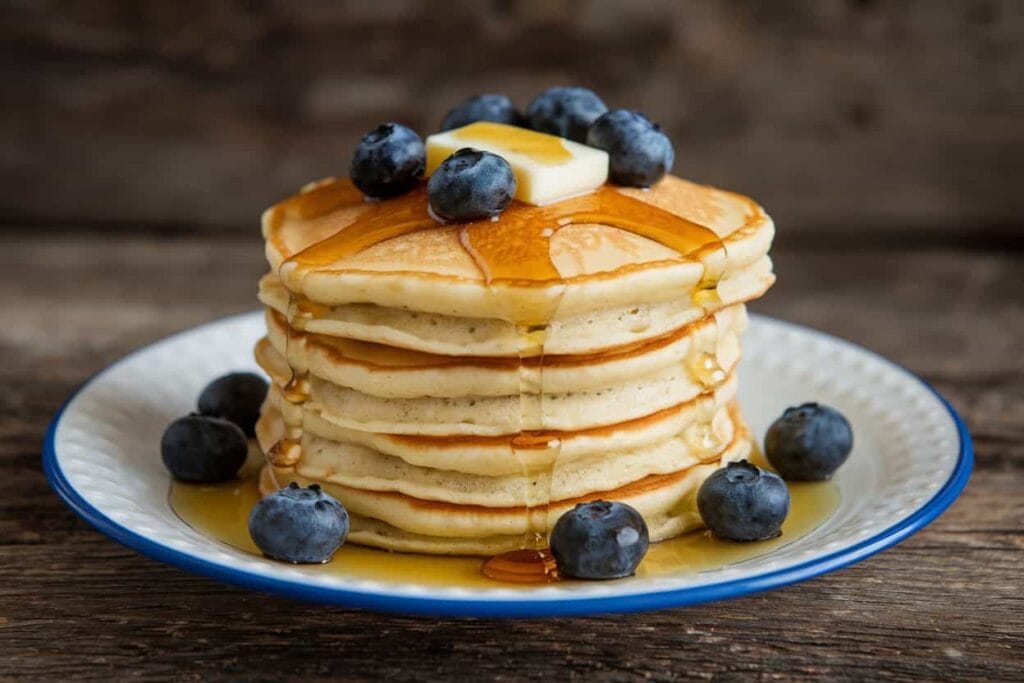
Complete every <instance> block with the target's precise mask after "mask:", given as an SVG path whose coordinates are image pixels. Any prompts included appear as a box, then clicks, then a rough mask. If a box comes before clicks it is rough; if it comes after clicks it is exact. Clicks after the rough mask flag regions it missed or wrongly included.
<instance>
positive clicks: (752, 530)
mask: <svg viewBox="0 0 1024 683" xmlns="http://www.w3.org/2000/svg"><path fill="white" fill-rule="evenodd" d="M697 509H698V510H699V511H700V516H701V518H702V519H703V520H704V524H705V525H706V526H707V527H708V528H709V529H711V531H712V532H713V533H714V534H715V535H716V536H718V537H719V538H725V539H728V540H730V541H761V540H764V539H767V538H772V537H774V536H778V535H779V533H781V529H782V522H783V521H785V519H786V515H788V514H789V489H787V488H786V482H784V481H782V479H781V478H780V477H779V475H777V474H775V473H774V472H768V471H767V470H762V469H759V468H757V467H755V466H754V465H751V464H750V463H748V462H747V461H746V460H740V461H739V462H731V463H729V464H728V465H726V466H725V467H723V468H721V469H718V470H716V471H715V472H713V473H712V474H711V476H709V477H708V478H707V479H705V480H704V483H703V484H701V487H700V489H699V490H698V491H697Z"/></svg>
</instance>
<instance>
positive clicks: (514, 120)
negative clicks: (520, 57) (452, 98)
mask: <svg viewBox="0 0 1024 683" xmlns="http://www.w3.org/2000/svg"><path fill="white" fill-rule="evenodd" d="M476 121H493V122H494V123H507V124H510V125H513V126H518V125H519V124H520V123H521V122H522V116H521V115H520V114H519V112H518V111H516V108H515V107H514V106H513V105H512V100H510V99H509V98H508V97H506V96H505V95H477V96H476V97H470V98H469V99H467V100H463V101H462V102H460V103H459V104H457V105H456V106H454V107H452V109H451V110H450V111H449V112H448V113H447V114H445V116H444V120H443V121H441V130H451V129H452V128H461V127H462V126H468V125H469V124H471V123H474V122H476Z"/></svg>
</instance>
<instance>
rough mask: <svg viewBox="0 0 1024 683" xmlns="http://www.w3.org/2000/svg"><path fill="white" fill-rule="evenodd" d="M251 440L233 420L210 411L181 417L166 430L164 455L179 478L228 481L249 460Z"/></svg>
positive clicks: (162, 449) (161, 444)
mask: <svg viewBox="0 0 1024 683" xmlns="http://www.w3.org/2000/svg"><path fill="white" fill-rule="evenodd" d="M248 454H249V442H248V440H247V439H246V438H245V434H243V433H242V430H241V429H240V428H239V427H238V425H236V424H235V423H233V422H229V421H228V420H225V419H223V418H220V417H212V416H209V415H189V416H187V417H180V418H178V419H177V420H175V421H174V422H172V423H171V424H170V425H168V426H167V429H165V430H164V435H163V438H161V439H160V456H161V457H162V458H163V461H164V465H166V466H167V469H168V471H170V473H171V476H173V477H174V478H175V479H177V480H179V481H189V482H198V483H213V482H217V481H227V480H228V479H231V478H232V477H234V476H235V475H236V474H238V470H239V468H241V466H242V465H243V464H244V463H245V458H246V456H247V455H248Z"/></svg>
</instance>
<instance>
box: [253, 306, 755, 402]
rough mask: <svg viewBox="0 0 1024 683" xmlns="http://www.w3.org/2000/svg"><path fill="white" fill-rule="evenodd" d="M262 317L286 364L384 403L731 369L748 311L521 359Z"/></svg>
mask: <svg viewBox="0 0 1024 683" xmlns="http://www.w3.org/2000/svg"><path fill="white" fill-rule="evenodd" d="M266 319H267V338H268V340H269V341H270V344H271V346H273V349H274V351H276V352H277V353H278V354H279V355H281V356H283V355H284V354H285V351H286V348H287V349H288V354H289V356H290V357H289V359H288V360H289V365H290V366H291V367H294V368H299V369H300V370H303V371H308V372H309V373H310V374H311V375H313V376H315V377H319V378H320V379H324V380H327V381H328V382H331V383H333V384H336V385H338V386H343V387H348V388H351V389H356V390H358V391H361V392H363V393H367V394H370V395H373V396H378V397H382V398H414V397H418V396H434V397H457V396H502V395H506V396H507V395H511V394H518V393H519V391H520V387H521V384H522V382H523V381H524V378H525V381H526V382H528V383H530V384H532V385H539V383H540V382H541V373H542V372H543V383H544V390H545V392H546V393H552V394H557V393H567V392H571V391H581V390H586V389H600V388H606V387H613V386H615V385H616V384H620V383H622V382H624V381H627V380H628V379H629V378H633V377H642V376H646V375H650V374H652V373H655V372H658V371H660V370H664V369H665V368H667V367H671V366H678V365H679V364H681V363H686V364H689V365H691V366H692V365H694V364H697V363H700V362H702V359H704V358H706V357H707V356H709V355H710V356H713V357H714V359H715V363H716V364H717V365H718V366H719V367H724V368H729V367H732V366H733V365H735V363H736V360H737V359H738V357H739V337H740V335H741V334H742V333H743V331H744V330H745V329H746V310H745V309H744V307H743V306H742V305H733V306H729V307H727V308H723V309H721V310H719V311H718V312H717V313H715V314H714V315H711V316H707V317H705V318H702V319H701V320H699V321H696V322H693V323H690V324H689V325H684V326H682V327H681V328H679V329H676V330H671V331H670V332H669V333H667V334H664V335H662V336H660V337H657V338H654V339H651V340H648V341H646V342H640V343H636V344H630V345H626V346H620V347H617V348H613V349H608V350H606V351H604V352H602V353H593V354H584V355H556V354H547V353H546V354H545V355H544V356H542V357H541V356H536V357H533V358H526V359H524V360H523V361H522V362H521V361H520V359H519V358H506V357H481V356H470V355H462V356H446V355H440V354H430V353H424V352H417V351H410V350H407V349H397V348H394V347H391V346H387V345H385V344H374V343H370V342H363V341H357V340H353V339H346V338H343V337H333V336H329V335H326V334H314V333H300V332H295V331H293V330H291V331H290V330H289V329H288V323H287V321H286V319H285V318H284V316H282V315H280V314H279V313H277V312H276V311H274V310H273V309H268V312H267V318H266ZM272 353H273V352H272V351H271V350H270V349H267V348H263V347H261V348H259V349H258V350H257V358H262V359H263V360H261V361H260V362H261V364H266V365H267V366H268V368H269V367H273V366H275V365H279V363H277V362H276V361H273V360H272V359H270V358H266V356H269V355H271V354H272Z"/></svg>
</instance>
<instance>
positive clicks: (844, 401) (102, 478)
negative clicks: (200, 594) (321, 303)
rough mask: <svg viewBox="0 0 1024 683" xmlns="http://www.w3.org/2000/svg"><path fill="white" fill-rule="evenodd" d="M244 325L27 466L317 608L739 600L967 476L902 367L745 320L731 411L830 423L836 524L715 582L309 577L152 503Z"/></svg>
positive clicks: (228, 327)
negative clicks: (823, 414)
mask: <svg viewBox="0 0 1024 683" xmlns="http://www.w3.org/2000/svg"><path fill="white" fill-rule="evenodd" d="M262 333H263V319H262V315H261V314H259V313H251V314H246V315H242V316H236V317H233V318H227V319H225V320H220V321H217V322H214V323H210V324H207V325H203V326H201V327H198V328H196V329H192V330H188V331H185V332H182V333H180V334H178V335H175V336H173V337H170V338H168V339H164V340H162V341H160V342H157V343H156V344H153V345H152V346H149V347H146V348H144V349H141V350H140V351H137V352H135V353H133V354H131V355H129V356H127V357H126V358H124V359H122V360H120V361H119V362H117V363H115V364H114V365H112V366H111V367H109V368H107V369H106V370H104V371H103V372H101V373H99V374H98V375H96V376H95V377H93V378H92V379H91V380H89V381H88V382H87V383H86V384H85V385H84V386H83V387H82V388H81V389H79V390H78V392H77V393H75V394H74V395H73V396H72V397H71V398H70V399H68V401H67V402H66V403H65V405H64V406H63V407H62V408H61V410H60V411H59V412H58V413H57V415H56V416H55V417H54V419H53V422H52V424H51V425H50V429H49V431H48V433H47V439H46V445H45V450H44V454H43V460H44V467H45V470H46V473H47V477H48V478H49V479H50V482H51V484H52V485H53V487H54V489H55V490H56V491H57V493H58V494H59V495H60V496H61V497H62V498H63V499H64V500H65V501H66V502H67V503H68V504H69V505H70V506H71V507H72V508H73V509H74V510H75V511H76V512H77V513H78V514H79V515H81V516H82V517H83V518H85V519H86V520H87V521H89V522H90V523H91V524H92V525H93V526H95V527H96V528H97V529H99V530H100V531H102V532H103V533H105V534H107V535H108V536H110V537H111V538H114V539H116V540H118V541H120V542H121V543H124V544H125V545H127V546H129V547H131V548H134V549H135V550H137V551H139V552H140V553H143V554H144V555H148V556H150V557H153V558H155V559H158V560H161V561H164V562H167V563H169V564H173V565H175V566H178V567H181V568H183V569H186V570H189V571H194V572H197V573H200V574H205V575H207V576H210V577H213V578H215V579H218V580H221V581H225V582H228V583H233V584H237V585H241V586H246V587H251V588H256V589H259V590H266V591H271V592H275V593H281V594H285V595H290V596H294V597H298V598H303V599H307V600H314V601H318V602H327V603H338V604H345V605H350V606H356V607H364V608H367V609H378V610H386V611H396V612H405V613H419V614H433V615H445V616H507V617H512V616H556V615H568V614H588V613H597V612H624V611H635V610H644V609H661V608H665V607H674V606H680V605H688V604H693V603H697V602H704V601H708V600H717V599H722V598H728V597H735V596H738V595H744V594H746V593H750V592H753V591H758V590H764V589H767V588H772V587H775V586H780V585H784V584H788V583H792V582H794V581H800V580H804V579H808V578H811V577H813V576H817V575H819V574H822V573H824V572H827V571H831V570H833V569H837V568H840V567H843V566H846V565H848V564H850V563H852V562H856V561H857V560H860V559H862V558H864V557H867V556H868V555H871V554H873V553H875V552H878V551H879V550H882V549H883V548H886V547H888V546H891V545H893V544H895V543H897V542H899V541H900V540H902V539H903V538H905V537H907V536H909V535H910V534H912V533H914V532H915V531H917V530H918V529H920V528H922V527H923V526H925V525H926V524H927V523H928V522H930V521H931V520H933V519H935V518H936V517H937V516H938V515H939V514H940V513H941V512H942V511H943V510H945V509H946V507H948V506H949V504H950V503H952V502H953V500H954V499H955V498H956V497H957V495H959V493H960V491H961V490H962V489H963V487H964V485H965V484H966V483H967V478H968V476H969V475H970V470H971V460H972V454H971V443H970V437H969V435H968V433H967V429H966V427H965V425H964V423H963V421H962V420H961V419H960V418H959V416H957V414H956V413H955V412H954V411H953V409H952V408H951V407H950V406H949V404H948V403H947V402H946V401H945V400H944V399H943V398H942V397H941V396H940V395H939V394H938V393H936V392H935V390H934V389H932V388H931V387H929V386H928V385H927V384H925V383H924V382H923V381H922V380H920V379H919V378H917V377H915V376H914V375H913V374H911V373H910V372H908V371H907V370H905V369H903V368H901V367H899V366H897V365H895V364H893V363H891V362H890V361H887V360H885V359H884V358H881V357H880V356H877V355H875V354H873V353H871V352H869V351H866V350H864V349H862V348H859V347H857V346H854V345H852V344H850V343H848V342H844V341H841V340H839V339H836V338H834V337H830V336H828V335H825V334H822V333H820V332H816V331H813V330H810V329H807V328H802V327H797V326H795V325H792V324H788V323H783V322H780V321H777V320H772V319H769V318H764V317H760V316H751V321H750V329H749V332H748V333H747V336H746V338H745V348H744V358H745V360H744V361H743V364H742V367H741V370H740V400H741V404H742V407H743V411H744V415H745V416H746V417H747V419H748V420H749V422H750V424H751V427H752V428H753V430H754V433H755V434H757V435H763V434H764V431H765V430H766V429H767V427H768V425H769V424H770V423H771V422H772V420H774V419H775V417H777V416H778V415H780V414H781V413H782V411H783V410H784V409H785V408H786V407H787V406H790V405H795V404H799V403H803V402H806V401H809V400H816V401H820V402H823V403H827V404H829V405H832V406H835V407H836V408H838V409H839V410H841V411H842V412H843V413H844V414H845V415H846V416H847V417H848V418H849V420H850V422H851V423H852V424H853V427H854V433H855V439H854V440H855V442H856V445H855V448H854V451H853V453H852V454H851V456H850V459H849V460H848V461H847V463H846V464H845V465H844V466H843V467H842V468H841V469H840V470H839V472H838V473H837V474H836V477H835V480H834V481H835V482H836V484H837V485H838V486H839V488H840V491H841V496H842V497H841V502H840V504H839V507H838V509H837V510H836V512H835V513H834V514H833V515H832V516H831V517H830V518H829V519H828V520H827V521H826V522H825V523H824V524H822V525H821V526H819V527H818V528H817V529H815V530H814V531H812V532H810V533H809V534H807V535H805V536H803V537H801V538H799V539H796V540H795V541H793V542H791V543H788V544H785V545H783V546H780V547H777V548H775V549H773V550H771V551H770V552H768V553H767V554H765V555H762V556H760V557H757V558H754V559H752V560H747V561H744V562H739V563H736V564H734V565H729V566H726V567H722V568H720V569H715V570H710V571H704V572H698V573H689V574H680V575H678V576H673V575H669V576H659V577H656V578H633V579H629V580H624V581H612V582H593V583H582V584H581V583H575V582H574V583H571V584H570V583H566V584H553V585H547V586H542V587H537V588H535V589H530V590H528V591H524V590H523V589H522V588H515V589H512V588H507V587H503V586H501V585H500V584H496V585H495V587H494V588H487V589H484V588H474V589H470V588H444V587H440V588H439V587H437V586H426V585H417V584H416V583H403V584H395V583H385V582H382V581H373V580H366V579H365V578H358V577H347V576H338V575H333V574H327V573H324V572H317V571H316V568H315V567H313V568H311V567H301V566H292V565H286V564H281V563H277V562H273V561H270V560H267V559H264V558H261V557H257V556H254V555H251V554H247V553H245V552H242V551H239V550H235V549H233V548H231V547H228V546H226V545H223V544H221V543H219V542H217V541H215V540H213V539H211V538H208V537H206V536H203V535H202V534H200V533H198V532H196V531H195V530H193V529H192V528H191V527H189V526H187V525H186V524H185V523H183V522H182V521H181V520H180V519H179V518H178V517H177V516H176V515H175V513H174V512H173V511H172V510H171V509H170V507H169V505H168V503H167V490H168V484H169V480H168V475H167V472H166V471H165V470H164V467H163V465H162V463H161V460H160V455H159V441H160V435H161V433H162V432H163V429H164V427H165V426H166V425H167V424H168V423H169V422H170V421H171V420H172V419H174V418H175V417H178V416H180V415H183V414H185V413H187V412H189V411H190V410H191V409H192V407H193V405H194V403H195V400H196V396H197V395H198V394H199V392H200V390H201V389H202V387H203V386H204V385H205V384H206V383H207V382H208V381H209V380H210V379H212V378H214V377H216V376H219V375H221V374H224V373H225V372H227V371H229V370H236V369H248V368H251V369H256V368H255V365H254V364H253V361H252V347H253V343H254V342H255V341H256V339H258V338H259V337H260V336H261V334H262Z"/></svg>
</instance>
